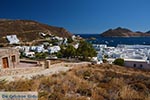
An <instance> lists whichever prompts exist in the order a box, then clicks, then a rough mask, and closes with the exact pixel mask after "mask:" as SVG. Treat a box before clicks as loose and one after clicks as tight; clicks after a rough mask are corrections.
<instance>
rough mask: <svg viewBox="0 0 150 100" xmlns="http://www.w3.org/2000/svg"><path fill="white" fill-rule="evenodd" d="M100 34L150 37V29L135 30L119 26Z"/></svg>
mask: <svg viewBox="0 0 150 100" xmlns="http://www.w3.org/2000/svg"><path fill="white" fill-rule="evenodd" d="M100 35H101V36H103V37H150V31H148V32H140V31H137V32H133V31H131V30H130V29H127V28H121V27H118V28H116V29H109V30H107V31H105V32H103V33H101V34H100Z"/></svg>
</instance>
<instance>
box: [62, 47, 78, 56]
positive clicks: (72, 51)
mask: <svg viewBox="0 0 150 100" xmlns="http://www.w3.org/2000/svg"><path fill="white" fill-rule="evenodd" d="M63 54H64V56H65V57H67V58H69V57H74V56H75V54H76V49H75V48H74V47H73V46H72V45H68V46H67V47H66V49H65V50H64V53H63Z"/></svg>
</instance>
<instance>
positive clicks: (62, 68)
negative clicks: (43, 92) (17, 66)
mask: <svg viewBox="0 0 150 100" xmlns="http://www.w3.org/2000/svg"><path fill="white" fill-rule="evenodd" d="M72 64H75V65H76V64H77V63H72ZM80 64H82V63H80ZM80 64H79V65H80ZM84 64H85V62H84ZM87 64H88V63H87ZM74 67H77V66H71V67H68V66H65V65H58V66H57V65H56V66H52V67H50V68H49V69H45V70H41V71H39V72H35V73H30V74H20V75H10V76H1V77H0V80H7V81H15V80H19V79H32V78H33V77H36V76H41V75H42V76H48V75H52V74H57V73H59V72H66V71H68V70H69V69H72V68H74Z"/></svg>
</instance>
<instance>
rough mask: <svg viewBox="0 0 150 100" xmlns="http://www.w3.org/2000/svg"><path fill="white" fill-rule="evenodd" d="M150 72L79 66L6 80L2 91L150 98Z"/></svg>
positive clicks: (70, 98)
mask: <svg viewBox="0 0 150 100" xmlns="http://www.w3.org/2000/svg"><path fill="white" fill-rule="evenodd" d="M149 79H150V72H146V71H141V70H136V69H131V68H124V67H120V66H115V65H109V64H102V65H89V66H82V67H76V68H74V69H73V70H70V71H68V72H66V73H64V72H62V73H59V74H54V75H52V76H49V77H37V78H34V79H32V80H20V81H18V82H11V83H9V84H8V83H6V82H5V81H1V82H0V83H1V84H0V90H1V91H38V93H39V100H150V80H149Z"/></svg>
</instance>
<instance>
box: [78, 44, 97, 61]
mask: <svg viewBox="0 0 150 100" xmlns="http://www.w3.org/2000/svg"><path fill="white" fill-rule="evenodd" d="M77 55H78V56H79V57H81V58H82V60H89V57H90V58H91V57H95V56H96V55H97V53H96V50H95V49H94V48H93V46H92V44H90V43H88V42H86V41H81V42H80V44H79V47H78V49H77Z"/></svg>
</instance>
